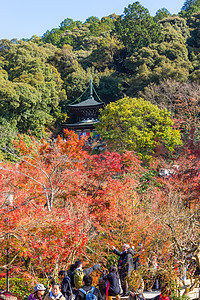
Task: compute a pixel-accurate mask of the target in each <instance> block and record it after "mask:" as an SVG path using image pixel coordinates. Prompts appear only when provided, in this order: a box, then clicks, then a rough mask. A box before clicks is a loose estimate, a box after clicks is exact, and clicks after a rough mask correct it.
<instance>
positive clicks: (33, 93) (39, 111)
mask: <svg viewBox="0 0 200 300" xmlns="http://www.w3.org/2000/svg"><path fill="white" fill-rule="evenodd" d="M3 44H4V45H5V47H3ZM54 53H55V47H54V48H52V47H51V46H50V47H49V46H39V45H37V44H35V43H33V42H30V41H18V42H17V43H10V44H8V43H7V42H6V43H5V42H4V43H3V42H2V47H1V49H0V54H1V55H2V57H3V59H1V62H2V63H1V65H2V70H1V71H0V86H1V89H0V94H1V101H0V107H1V111H0V117H2V118H4V119H6V120H7V121H16V127H17V129H18V130H19V131H20V132H22V133H27V132H28V131H31V133H32V134H34V135H37V136H40V135H41V133H42V132H45V129H46V128H47V127H48V128H51V129H52V126H53V124H54V123H55V121H56V116H57V114H58V113H59V103H60V101H61V100H63V99H66V95H65V91H64V90H63V86H62V85H63V82H62V80H61V78H60V74H59V73H58V71H57V69H56V68H55V67H53V66H52V65H50V64H49V63H48V60H49V57H50V56H52V55H53V54H54Z"/></svg>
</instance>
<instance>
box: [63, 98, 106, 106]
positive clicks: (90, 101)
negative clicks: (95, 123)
mask: <svg viewBox="0 0 200 300" xmlns="http://www.w3.org/2000/svg"><path fill="white" fill-rule="evenodd" d="M103 105H104V103H103V102H101V103H100V102H97V101H96V100H94V98H88V99H87V100H84V101H82V102H79V103H76V104H69V105H68V107H69V108H85V107H94V106H95V107H102V106H103Z"/></svg>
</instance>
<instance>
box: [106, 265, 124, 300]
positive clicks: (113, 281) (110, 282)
mask: <svg viewBox="0 0 200 300" xmlns="http://www.w3.org/2000/svg"><path fill="white" fill-rule="evenodd" d="M103 279H104V280H105V281H106V288H105V294H106V298H107V297H108V300H112V296H115V299H116V300H119V299H120V296H119V294H120V281H119V273H118V272H117V268H116V266H114V265H113V266H110V269H109V273H108V275H104V276H103Z"/></svg>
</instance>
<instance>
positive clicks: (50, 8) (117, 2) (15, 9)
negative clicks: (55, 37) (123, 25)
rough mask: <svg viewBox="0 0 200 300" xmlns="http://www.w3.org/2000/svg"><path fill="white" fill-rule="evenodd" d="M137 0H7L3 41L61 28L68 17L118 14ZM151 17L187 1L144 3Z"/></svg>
mask: <svg viewBox="0 0 200 300" xmlns="http://www.w3.org/2000/svg"><path fill="white" fill-rule="evenodd" d="M133 2H135V1H127V0H7V1H6V0H4V1H1V9H0V39H12V38H17V39H20V38H30V37H31V36H33V35H38V36H41V35H42V34H43V33H45V32H46V31H47V30H48V29H49V30H51V29H52V28H56V27H59V24H60V23H61V22H62V21H63V20H64V19H66V18H71V19H73V20H80V21H82V22H84V21H85V20H86V19H87V18H88V17H90V16H96V17H98V18H102V17H104V16H107V15H110V14H112V13H116V14H118V15H121V14H123V11H124V8H125V7H127V6H128V4H132V3H133ZM139 2H140V3H141V4H142V5H143V6H144V7H145V8H147V9H148V10H149V11H150V13H151V15H155V13H156V11H157V10H158V9H160V8H163V7H165V8H167V9H168V10H169V11H170V13H172V14H173V13H175V14H176V13H178V12H179V11H180V9H181V7H182V6H183V3H184V0H183V1H182V0H168V1H164V0H141V1H139Z"/></svg>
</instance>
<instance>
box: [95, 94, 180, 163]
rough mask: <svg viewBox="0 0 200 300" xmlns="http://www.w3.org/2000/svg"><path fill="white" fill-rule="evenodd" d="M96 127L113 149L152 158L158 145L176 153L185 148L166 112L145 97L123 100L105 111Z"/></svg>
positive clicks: (108, 106) (114, 103) (109, 106)
mask: <svg viewBox="0 0 200 300" xmlns="http://www.w3.org/2000/svg"><path fill="white" fill-rule="evenodd" d="M99 120H100V122H99V123H98V124H97V125H96V129H97V131H98V132H99V133H100V135H101V137H102V138H103V139H105V140H106V141H107V142H108V146H109V145H110V147H111V148H112V149H115V150H119V151H124V150H132V151H136V152H137V153H138V154H139V155H140V156H141V157H142V158H143V159H147V160H148V159H150V158H151V155H152V154H154V153H155V150H156V148H157V147H158V146H163V147H164V148H165V149H167V150H169V151H173V150H174V148H175V146H176V145H181V139H180V132H179V131H178V130H175V129H173V121H172V119H171V118H170V114H169V113H168V112H167V110H166V109H159V108H158V107H157V106H156V105H153V104H152V103H151V102H149V101H145V100H144V99H142V98H123V99H120V100H118V101H116V102H113V103H110V104H108V105H107V106H106V108H105V109H104V110H102V111H101V115H100V118H99Z"/></svg>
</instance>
